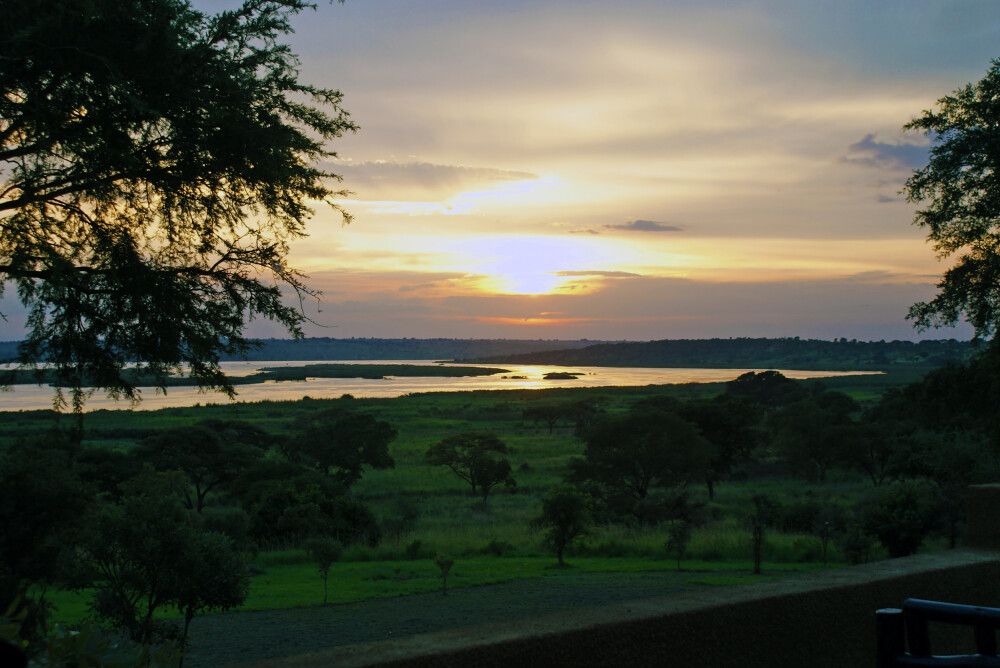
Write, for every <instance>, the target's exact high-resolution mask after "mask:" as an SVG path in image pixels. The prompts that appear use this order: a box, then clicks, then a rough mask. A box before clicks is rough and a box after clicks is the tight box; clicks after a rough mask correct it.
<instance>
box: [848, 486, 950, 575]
mask: <svg viewBox="0 0 1000 668" xmlns="http://www.w3.org/2000/svg"><path fill="white" fill-rule="evenodd" d="M939 508H940V494H939V492H938V489H937V486H936V485H934V484H933V483H929V482H922V481H915V480H908V481H902V482H896V483H893V484H891V485H888V486H886V487H885V488H883V489H881V490H879V491H878V492H876V493H875V494H874V495H872V496H871V497H869V498H868V499H867V500H865V501H863V502H862V504H861V508H860V509H861V513H860V514H861V519H862V522H863V524H864V528H865V530H866V531H867V532H868V533H869V534H871V535H873V536H875V537H876V538H878V540H879V542H880V543H882V545H883V546H885V549H886V550H887V551H888V552H889V556H890V557H905V556H907V555H910V554H913V553H914V552H916V551H917V549H918V548H919V547H920V544H921V543H922V542H923V540H924V538H925V537H926V536H927V534H929V533H930V531H931V529H933V528H934V525H935V523H936V521H937V517H938V510H939Z"/></svg>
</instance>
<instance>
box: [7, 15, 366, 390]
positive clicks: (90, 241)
mask: <svg viewBox="0 0 1000 668" xmlns="http://www.w3.org/2000/svg"><path fill="white" fill-rule="evenodd" d="M309 6H310V5H309V3H308V2H306V1H305V0H248V1H246V2H245V3H243V4H242V5H239V6H237V7H236V8H234V9H230V10H226V11H223V12H221V13H219V14H214V15H212V14H206V13H204V12H202V11H199V10H197V9H195V8H194V7H192V6H191V4H190V3H189V2H188V1H187V0H113V1H112V0H91V1H87V2H57V1H54V0H9V1H8V2H5V3H4V6H3V15H4V23H5V25H6V26H8V28H9V29H6V30H4V31H3V35H2V36H0V52H2V53H3V58H2V59H0V162H2V163H3V164H4V168H3V170H2V175H3V176H2V181H0V286H3V285H4V284H9V283H13V284H14V285H16V287H17V292H18V296H19V297H20V299H21V301H22V302H23V303H24V304H25V305H26V307H27V309H28V317H27V327H28V335H27V338H26V340H25V341H24V343H23V345H22V346H21V350H20V354H21V359H22V360H24V361H27V362H35V361H45V362H47V363H49V364H51V365H52V368H53V370H54V373H55V374H56V376H57V377H58V379H59V381H60V382H61V383H64V384H65V385H67V386H69V387H71V388H72V390H73V392H72V399H71V401H72V404H73V407H74V408H76V409H79V408H80V407H81V406H82V403H83V401H84V399H85V392H84V391H83V390H82V387H83V386H84V384H88V385H93V386H96V387H101V388H105V389H107V390H108V391H109V392H110V393H111V394H112V395H113V396H124V397H127V398H130V399H131V398H137V397H138V396H139V395H138V393H137V391H136V388H135V386H134V385H133V383H132V382H131V381H130V380H129V379H128V378H127V377H125V375H123V374H122V370H123V368H124V366H125V365H126V364H129V363H138V365H139V368H140V369H141V370H142V371H143V372H147V373H148V374H150V375H151V376H152V377H153V378H154V382H162V381H163V379H164V378H165V377H166V375H167V374H168V373H169V372H171V371H174V370H179V369H181V368H182V367H184V368H185V369H187V370H189V372H190V374H191V376H192V377H193V378H194V379H196V380H197V381H198V383H199V384H201V385H203V386H205V387H212V388H219V389H223V390H226V391H229V392H231V391H232V388H231V386H230V385H229V383H228V382H227V380H226V378H225V376H224V375H223V373H222V371H221V369H220V367H219V358H220V355H221V354H223V353H227V354H229V353H240V352H242V351H245V350H247V348H248V345H249V343H250V342H249V341H248V340H247V339H246V338H245V337H244V336H243V328H244V325H245V324H246V322H247V321H248V319H249V318H251V317H259V316H263V317H265V318H270V319H273V320H275V321H277V322H279V323H281V324H282V325H284V326H286V327H287V328H288V329H289V330H290V331H291V332H292V333H293V334H295V335H298V334H300V333H301V328H300V326H301V323H302V322H303V320H304V319H305V316H304V315H303V313H302V311H301V310H300V309H299V308H298V307H297V306H289V305H286V303H285V301H284V299H283V292H282V287H283V286H284V287H285V288H288V290H289V291H290V292H292V293H293V294H294V293H298V294H299V295H300V296H306V295H308V294H311V291H310V290H309V289H308V288H307V287H306V286H305V284H304V283H303V277H302V275H301V274H299V273H298V272H296V271H295V270H294V269H293V268H291V267H289V266H288V264H287V255H288V248H289V244H290V242H291V241H293V240H295V239H297V238H300V237H302V236H304V235H305V224H306V221H307V220H308V219H309V218H310V217H311V214H312V211H311V209H310V208H309V206H308V204H307V202H308V201H322V202H327V203H332V201H331V200H332V198H335V197H337V196H338V195H339V194H340V193H338V192H335V191H334V190H332V189H331V186H330V183H331V182H333V181H335V180H336V176H335V175H333V174H330V173H328V172H326V171H324V170H323V169H321V168H320V167H317V166H314V164H315V163H316V162H317V161H318V160H321V159H324V158H328V157H330V156H332V155H333V153H331V152H330V151H329V150H328V149H327V142H328V140H332V139H334V138H336V137H339V136H340V135H341V134H343V133H344V132H345V131H350V130H353V129H354V125H353V124H352V122H351V121H350V119H349V117H348V115H347V113H346V112H345V111H344V110H343V109H342V108H341V106H340V105H341V94H340V93H339V92H338V91H336V90H329V89H324V88H317V87H314V86H310V85H308V84H304V83H302V82H300V81H299V76H298V75H299V72H298V60H297V58H296V56H295V55H294V53H293V52H292V51H291V50H290V48H289V47H288V45H287V44H285V43H283V42H282V39H283V37H284V36H285V35H287V34H288V33H289V32H290V31H291V18H292V17H293V16H294V15H295V14H298V13H299V12H301V11H302V10H303V9H305V8H307V7H309Z"/></svg>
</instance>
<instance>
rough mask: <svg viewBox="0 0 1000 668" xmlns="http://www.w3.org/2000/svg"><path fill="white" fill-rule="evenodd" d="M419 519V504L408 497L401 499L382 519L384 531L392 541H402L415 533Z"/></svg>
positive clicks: (398, 499)
mask: <svg viewBox="0 0 1000 668" xmlns="http://www.w3.org/2000/svg"><path fill="white" fill-rule="evenodd" d="M419 517H420V511H419V510H418V509H417V504H416V503H414V502H413V500H412V499H410V498H408V497H399V498H397V499H396V501H395V502H394V503H393V505H392V507H391V508H390V510H389V512H388V513H387V515H386V517H384V518H383V519H382V531H383V533H384V534H385V535H386V537H387V538H389V539H391V540H396V541H398V540H401V539H402V538H403V537H404V536H406V535H407V534H409V533H410V532H412V531H413V529H414V527H416V524H417V519H418V518H419Z"/></svg>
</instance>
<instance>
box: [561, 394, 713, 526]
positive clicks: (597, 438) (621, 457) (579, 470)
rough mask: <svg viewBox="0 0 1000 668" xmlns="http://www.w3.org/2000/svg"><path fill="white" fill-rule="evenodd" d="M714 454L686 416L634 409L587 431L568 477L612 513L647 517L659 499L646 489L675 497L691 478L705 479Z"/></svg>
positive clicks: (692, 479) (601, 422) (651, 409)
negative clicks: (582, 450) (577, 457)
mask: <svg viewBox="0 0 1000 668" xmlns="http://www.w3.org/2000/svg"><path fill="white" fill-rule="evenodd" d="M714 454H715V451H714V448H713V446H712V444H711V443H709V442H708V441H706V440H705V439H704V438H703V437H702V436H701V434H700V433H699V432H698V429H697V428H696V427H695V426H694V425H692V424H691V423H690V422H688V421H687V420H684V419H683V418H681V417H679V416H677V415H675V414H673V413H670V412H666V411H663V410H658V409H655V408H647V407H638V408H635V409H633V410H632V411H630V412H629V413H627V414H625V415H618V416H613V417H609V418H606V419H604V420H601V421H599V422H598V423H597V424H595V425H594V426H593V427H592V428H591V429H590V430H588V433H587V438H586V449H585V451H584V457H583V458H582V459H576V460H574V461H573V462H572V463H571V466H572V475H571V477H572V479H573V481H574V482H577V483H580V484H582V485H584V486H585V487H586V488H587V489H588V490H589V491H590V492H591V493H592V494H593V495H594V496H595V497H597V498H599V499H601V500H602V501H603V502H604V503H605V504H607V505H608V507H609V508H610V509H611V510H612V511H613V512H619V513H629V514H632V515H634V516H636V517H641V516H643V515H648V512H645V511H647V510H648V509H647V508H646V506H647V505H648V504H649V503H650V502H651V501H656V502H657V504H659V502H660V500H659V499H654V497H652V496H651V493H653V492H664V491H666V492H672V493H673V494H674V496H675V497H676V495H677V492H678V491H681V492H682V491H683V490H684V488H685V487H686V486H687V485H688V484H689V483H690V482H692V481H695V480H704V479H705V473H706V471H707V470H708V467H709V464H710V462H711V459H712V457H713V456H714ZM669 502H670V503H674V502H676V498H672V499H670V501H669ZM661 505H662V504H661ZM639 511H643V512H639Z"/></svg>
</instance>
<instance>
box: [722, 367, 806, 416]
mask: <svg viewBox="0 0 1000 668" xmlns="http://www.w3.org/2000/svg"><path fill="white" fill-rule="evenodd" d="M726 394H727V395H730V396H734V397H740V398H742V399H745V400H747V401H750V402H753V403H756V404H759V405H761V406H764V407H766V408H774V407H776V406H782V405H784V404H788V403H791V402H793V401H798V400H799V399H802V398H803V397H805V396H806V394H808V393H807V391H806V389H805V388H804V387H803V386H802V384H801V383H797V382H796V381H794V380H792V379H790V378H786V377H785V376H784V375H782V374H781V373H780V372H778V371H760V372H755V371H748V372H746V373H745V374H743V375H742V376H740V377H739V378H737V379H736V380H731V381H729V382H728V383H726Z"/></svg>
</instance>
